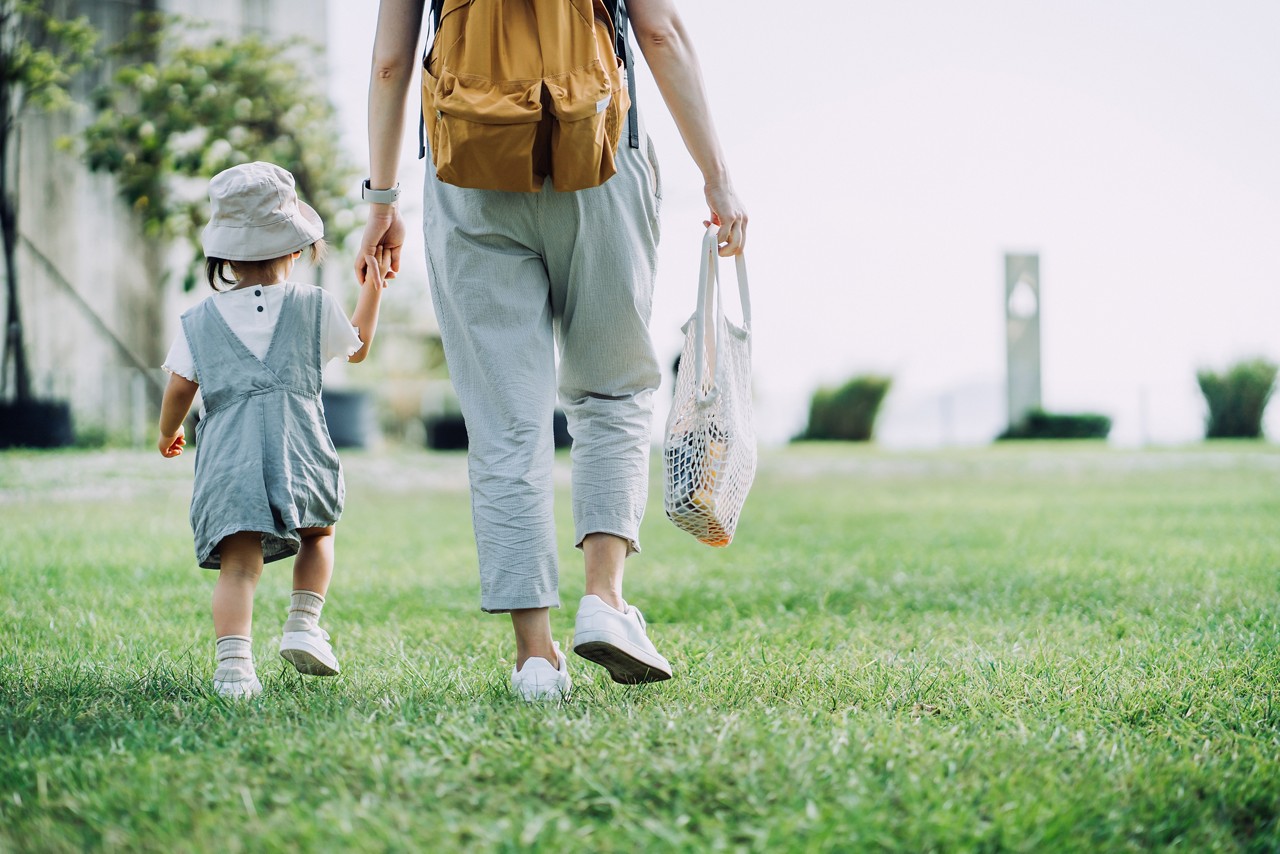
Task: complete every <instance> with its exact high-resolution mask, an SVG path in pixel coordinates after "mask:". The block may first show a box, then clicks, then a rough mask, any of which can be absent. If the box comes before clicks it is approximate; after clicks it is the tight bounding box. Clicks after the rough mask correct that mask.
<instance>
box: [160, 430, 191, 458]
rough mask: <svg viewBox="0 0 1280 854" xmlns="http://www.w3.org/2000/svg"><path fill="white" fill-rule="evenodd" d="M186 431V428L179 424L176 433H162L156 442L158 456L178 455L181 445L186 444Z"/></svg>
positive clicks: (170, 456) (180, 451)
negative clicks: (167, 434)
mask: <svg viewBox="0 0 1280 854" xmlns="http://www.w3.org/2000/svg"><path fill="white" fill-rule="evenodd" d="M186 432H187V431H186V428H184V427H183V426H182V425H181V424H179V425H178V432H177V433H174V434H173V435H171V436H164V435H162V436H161V437H160V441H159V443H158V445H159V447H160V456H162V457H168V458H172V457H176V456H179V455H180V454H181V453H182V446H183V445H185V444H187V438H186Z"/></svg>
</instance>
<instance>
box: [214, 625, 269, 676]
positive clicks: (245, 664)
mask: <svg viewBox="0 0 1280 854" xmlns="http://www.w3.org/2000/svg"><path fill="white" fill-rule="evenodd" d="M257 678H258V674H257V672H256V671H255V670H254V669H253V649H252V641H251V639H250V638H248V637H246V636H244V635H226V636H224V637H220V638H218V669H217V670H215V671H214V673H213V681H214V682H243V681H248V680H256V679H257Z"/></svg>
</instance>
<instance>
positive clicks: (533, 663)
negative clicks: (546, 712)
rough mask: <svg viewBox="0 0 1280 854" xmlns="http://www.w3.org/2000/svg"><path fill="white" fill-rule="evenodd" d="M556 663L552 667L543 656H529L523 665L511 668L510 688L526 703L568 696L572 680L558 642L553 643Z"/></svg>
mask: <svg viewBox="0 0 1280 854" xmlns="http://www.w3.org/2000/svg"><path fill="white" fill-rule="evenodd" d="M553 646H554V647H555V650H556V663H555V666H554V667H553V666H552V664H551V662H550V661H547V660H546V659H545V658H530V659H527V660H526V661H525V663H524V667H521V668H518V669H517V668H512V669H511V690H512V691H515V692H516V695H517V696H518V697H519V698H520V699H522V700H524V701H525V702H528V703H533V702H536V701H538V700H564V699H567V698H568V697H569V691H570V690H571V689H572V688H573V680H572V679H570V678H569V664H568V662H566V661H565V660H564V653H563V652H561V651H560V644H558V643H557V644H553Z"/></svg>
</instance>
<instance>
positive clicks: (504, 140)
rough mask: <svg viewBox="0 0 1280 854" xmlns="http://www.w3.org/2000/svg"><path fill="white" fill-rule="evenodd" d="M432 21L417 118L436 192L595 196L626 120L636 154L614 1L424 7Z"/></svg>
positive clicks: (444, 0)
mask: <svg viewBox="0 0 1280 854" xmlns="http://www.w3.org/2000/svg"><path fill="white" fill-rule="evenodd" d="M432 18H433V21H432V23H433V24H434V25H435V38H434V40H433V41H432V42H431V46H430V48H429V49H428V50H427V53H426V56H425V57H424V60H423V73H422V114H423V119H424V122H423V126H424V129H425V134H426V137H427V141H429V143H430V148H431V157H432V161H433V163H434V166H435V169H436V175H437V176H438V177H439V178H440V180H441V181H444V182H445V183H448V184H454V185H456V186H459V187H470V188H474V189H480V190H511V191H517V192H536V191H538V190H540V189H542V184H543V181H544V179H546V178H550V179H551V181H552V184H553V186H554V187H555V188H556V190H563V191H569V190H583V189H586V188H588V187H597V186H599V185H601V184H603V183H604V182H605V181H607V180H608V179H609V178H610V177H611V176H613V175H614V174H615V173H616V172H617V167H616V165H615V162H614V160H615V157H616V154H617V150H618V143H619V140H620V137H621V134H622V125H623V121H624V116H627V114H628V113H629V112H630V119H629V122H630V127H629V134H628V136H629V142H630V144H631V145H632V146H633V147H635V148H639V145H640V143H639V132H638V129H637V125H636V116H635V113H634V111H633V110H631V109H630V107H631V104H632V102H633V101H634V92H635V88H634V87H635V82H634V73H633V70H632V62H631V53H630V48H629V45H628V43H627V38H626V7H625V3H624V0H612V2H605V0H433V2H432ZM624 59H625V61H626V67H627V69H628V75H627V76H628V78H629V84H630V87H629V88H630V89H631V92H630V93H629V92H628V91H627V88H626V87H624V86H623V85H622V67H623V60H624Z"/></svg>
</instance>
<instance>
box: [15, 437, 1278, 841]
mask: <svg viewBox="0 0 1280 854" xmlns="http://www.w3.org/2000/svg"><path fill="white" fill-rule="evenodd" d="M566 465H567V461H563V460H562V462H561V466H562V470H563V467H564V466H566ZM346 467H347V474H348V482H349V496H348V503H347V513H346V516H345V517H344V518H343V521H342V523H341V524H340V525H339V527H338V541H337V544H338V568H337V572H336V574H335V577H334V583H333V587H332V590H331V595H330V599H329V604H328V605H327V606H326V610H325V625H326V626H327V628H328V629H329V631H330V632H331V633H332V634H333V638H334V643H335V649H336V650H337V652H338V654H339V656H340V658H341V660H342V665H343V675H342V676H340V677H338V678H335V679H330V680H324V679H315V678H310V679H302V678H300V677H298V676H297V675H296V674H294V673H293V672H292V670H291V669H290V668H289V667H288V666H287V665H286V664H285V663H284V662H283V661H281V660H280V659H279V658H278V657H277V656H276V653H275V643H276V642H277V638H278V636H279V632H280V627H281V624H282V623H283V620H284V617H285V610H286V605H287V599H288V591H289V587H290V585H289V572H288V570H287V568H286V567H287V566H288V564H287V563H281V564H274V565H272V566H269V567H268V568H267V571H266V573H265V574H264V579H263V583H262V586H261V588H260V590H259V594H258V599H257V620H256V623H255V651H256V657H257V661H258V670H259V675H260V676H261V678H262V681H263V684H264V686H265V693H264V695H263V696H262V697H261V698H259V699H258V700H256V701H252V702H249V703H234V702H229V701H224V700H222V699H220V698H218V697H216V696H212V695H211V694H210V690H209V684H210V678H211V675H212V671H213V637H212V625H211V620H210V617H209V595H210V592H211V589H212V585H213V581H214V574H213V573H211V572H208V571H205V570H200V569H197V568H196V567H195V563H194V558H193V555H192V546H191V538H190V532H189V529H188V527H187V499H188V497H189V494H190V477H191V459H190V455H186V456H184V457H183V458H182V459H181V460H180V461H165V460H162V459H161V458H160V457H159V456H158V455H155V454H143V453H141V452H138V453H134V452H119V451H115V452H99V453H84V452H76V453H65V454H64V453H57V454H47V455H37V454H27V453H9V454H7V455H0V851H3V850H41V851H45V850H48V851H64V850H65V851H74V850H82V849H86V848H87V849H101V850H128V851H182V850H217V851H237V850H295V849H306V850H316V851H341V850H384V849H386V850H468V851H470V850H526V849H535V850H545V851H557V852H558V851H574V850H581V851H627V852H632V854H638V852H647V851H653V850H687V851H703V850H725V849H729V850H771V851H792V850H795V851H825V850H830V851H862V850H882V849H883V850H890V849H892V850H906V851H926V850H943V851H948V850H962V851H963V850H975V851H1002V850H1010V851H1099V850H1102V851H1114V850H1145V849H1164V848H1171V849H1177V850H1187V851H1202V850H1222V851H1238V850H1242V851H1274V850H1277V848H1280V824H1278V821H1280V702H1278V701H1280V696H1278V688H1280V586H1278V578H1280V574H1278V570H1280V536H1278V531H1280V451H1277V450H1276V449H1272V448H1269V447H1265V446H1258V445H1250V444H1224V445H1214V446H1207V447H1203V448H1199V447H1196V448H1187V449H1180V450H1168V451H1145V452H1139V451H1121V450H1112V449H1107V448H1104V447H1102V446H1097V445H1089V444H1086V445H1077V446H1071V445H1061V446H1049V445H1030V446H1002V447H996V448H989V449H980V450H972V451H948V452H939V453H888V452H884V451H876V450H874V449H865V448H853V447H848V446H840V445H820V446H819V445H814V446H801V447H793V448H789V449H785V450H777V451H772V452H768V453H766V454H765V456H764V457H763V459H762V461H761V470H760V474H759V476H758V479H757V482H756V486H755V489H754V491H753V493H752V496H751V499H750V501H749V502H748V506H747V510H746V512H745V513H744V516H743V521H742V524H741V527H740V529H739V533H738V539H737V540H736V541H735V543H734V545H733V546H732V547H731V548H729V549H727V550H712V549H708V548H705V547H702V546H699V545H698V544H697V543H695V542H694V541H693V540H692V539H691V538H689V537H688V536H687V535H685V534H683V533H681V532H679V531H677V530H676V529H675V528H674V527H673V526H672V525H670V524H669V523H668V522H667V521H666V520H665V518H664V517H663V515H662V509H661V504H660V494H659V492H660V491H659V490H657V489H655V490H654V493H655V498H658V499H659V503H656V504H654V505H652V506H651V507H650V511H649V515H648V519H647V520H646V523H645V528H644V533H643V537H644V554H643V555H641V556H639V557H636V558H633V559H632V560H631V561H630V564H629V576H628V581H627V596H628V599H629V600H631V601H632V602H634V603H636V604H637V605H639V606H640V607H641V608H642V609H643V610H644V612H645V615H646V617H647V618H648V620H649V625H650V633H651V635H652V636H653V637H654V639H655V640H656V642H657V644H658V646H659V648H660V649H661V650H662V651H663V652H664V653H665V654H666V655H667V656H668V657H669V658H670V659H671V660H672V662H673V664H674V666H675V668H676V678H675V679H673V680H672V681H670V682H667V683H662V684H659V685H656V686H647V687H645V686H639V687H625V686H619V685H614V684H613V683H612V682H609V681H608V680H607V678H605V677H604V675H603V671H600V670H598V669H596V668H595V667H594V666H592V665H590V664H588V663H586V662H583V661H582V660H581V659H576V658H574V657H573V656H570V668H571V670H572V672H573V677H574V680H575V688H576V691H575V694H574V696H573V698H572V700H571V701H569V702H568V703H565V704H564V705H561V706H533V707H529V706H525V705H524V704H522V703H520V702H518V701H516V700H514V699H512V698H511V697H510V696H509V695H508V693H507V679H508V674H509V672H510V668H511V663H512V662H511V658H510V656H511V642H510V629H509V621H508V620H507V619H506V618H504V617H495V616H490V615H485V614H483V613H481V612H480V611H479V609H478V581H477V578H476V571H475V555H474V544H473V541H472V539H471V529H470V521H469V505H468V500H467V497H466V490H465V470H464V462H463V460H462V459H461V458H460V457H456V456H441V455H429V454H427V453H424V452H423V453H420V452H411V451H388V452H385V453H368V454H351V455H348V456H347V457H346ZM655 477H656V472H655ZM655 482H656V481H655ZM565 490H566V494H565V495H564V496H563V497H564V498H566V499H567V487H566V488H565ZM559 507H560V509H561V511H562V515H561V532H562V540H564V541H565V543H566V546H565V548H564V551H563V555H562V557H563V561H562V563H563V568H562V575H563V583H562V596H563V599H564V603H565V605H566V606H567V607H565V608H564V609H563V610H560V611H556V612H553V615H552V618H553V625H554V627H555V629H556V634H557V637H558V638H559V639H560V641H561V643H562V644H563V645H566V646H567V645H568V644H569V642H570V638H571V634H572V627H573V614H574V607H573V606H575V605H576V602H577V599H578V597H579V596H580V595H581V593H582V572H581V563H580V560H579V559H578V557H577V555H576V553H575V552H574V551H573V550H572V548H570V547H569V546H568V542H567V541H568V538H569V536H570V532H571V525H570V524H569V519H568V516H567V512H568V502H567V500H565V501H561V502H560V503H559Z"/></svg>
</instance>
